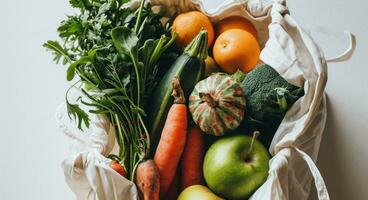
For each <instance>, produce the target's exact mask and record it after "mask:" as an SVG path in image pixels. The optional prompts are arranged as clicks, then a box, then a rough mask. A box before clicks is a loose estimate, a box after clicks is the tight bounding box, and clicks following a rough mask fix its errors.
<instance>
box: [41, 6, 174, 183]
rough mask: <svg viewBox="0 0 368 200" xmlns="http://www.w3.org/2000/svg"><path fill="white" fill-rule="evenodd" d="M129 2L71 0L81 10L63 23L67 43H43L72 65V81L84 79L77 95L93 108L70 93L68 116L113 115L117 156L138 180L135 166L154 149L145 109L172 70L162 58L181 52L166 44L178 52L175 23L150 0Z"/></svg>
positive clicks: (80, 118)
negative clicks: (132, 5)
mask: <svg viewBox="0 0 368 200" xmlns="http://www.w3.org/2000/svg"><path fill="white" fill-rule="evenodd" d="M126 2H127V0H70V4H71V6H72V7H74V8H77V9H78V10H79V11H80V12H79V13H78V14H76V15H72V16H68V17H67V19H66V20H64V21H62V22H61V24H60V26H59V28H58V32H59V36H60V38H61V40H62V43H59V42H57V41H48V42H46V43H45V44H44V47H45V48H47V49H48V50H50V51H52V52H53V54H54V56H55V59H54V60H55V61H56V62H59V61H60V60H63V64H65V65H68V68H67V80H68V81H72V80H74V79H76V78H79V79H80V80H79V81H78V82H81V83H82V86H81V87H80V91H81V93H82V94H83V95H82V97H81V98H78V100H79V102H80V103H82V104H84V105H85V106H87V107H89V108H91V109H90V110H89V111H88V113H87V112H85V111H84V110H83V109H81V107H80V106H79V103H74V104H73V103H70V102H69V101H68V97H66V99H67V100H66V101H67V110H68V115H69V117H72V118H74V119H76V121H77V122H78V128H80V129H82V127H83V125H85V126H86V127H88V126H89V116H88V114H89V113H93V114H106V115H107V116H109V118H110V120H111V123H112V124H113V125H114V126H115V127H116V130H117V131H116V139H117V143H118V144H119V147H120V151H119V154H118V155H117V156H118V157H119V158H120V160H121V161H122V162H124V163H125V167H126V169H127V172H128V173H129V175H130V179H131V180H134V174H135V168H136V166H137V165H138V163H139V162H140V161H141V160H143V159H144V158H145V157H146V156H147V154H148V152H149V149H150V135H149V133H148V132H147V130H146V126H145V124H144V120H143V118H144V117H145V115H146V113H145V109H144V108H145V107H146V106H147V105H148V103H147V99H148V97H149V96H151V92H152V90H153V88H155V86H156V85H157V82H158V80H159V79H160V77H161V76H162V74H164V73H165V71H166V70H167V68H166V67H158V66H159V63H165V62H167V60H173V59H172V58H173V57H174V58H175V57H177V55H176V54H175V53H174V54H173V53H166V52H168V51H167V49H170V52H175V50H174V48H173V47H172V43H173V41H174V39H175V37H176V35H171V30H170V29H171V25H170V23H168V24H162V23H161V21H160V20H161V18H162V16H160V15H159V14H157V13H153V12H152V9H151V5H150V4H149V3H145V1H142V3H141V6H140V8H139V9H138V10H137V11H132V10H130V9H128V8H124V7H123V4H124V3H126ZM61 44H63V45H61ZM74 85H75V84H74ZM74 85H73V86H72V87H74ZM67 96H68V92H67ZM77 102H78V101H77Z"/></svg>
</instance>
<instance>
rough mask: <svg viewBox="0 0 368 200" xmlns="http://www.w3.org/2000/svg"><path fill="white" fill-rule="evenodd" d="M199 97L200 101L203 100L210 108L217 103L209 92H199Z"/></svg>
mask: <svg viewBox="0 0 368 200" xmlns="http://www.w3.org/2000/svg"><path fill="white" fill-rule="evenodd" d="M199 97H200V98H201V100H202V101H205V102H206V103H207V104H208V105H209V106H211V107H212V108H215V107H217V106H218V103H219V102H218V100H217V99H216V98H214V97H213V96H212V95H211V94H208V93H202V92H200V93H199Z"/></svg>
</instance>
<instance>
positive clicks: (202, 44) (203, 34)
mask: <svg viewBox="0 0 368 200" xmlns="http://www.w3.org/2000/svg"><path fill="white" fill-rule="evenodd" d="M207 46H208V33H207V30H204V29H202V30H201V31H200V32H199V33H198V35H197V36H196V37H195V38H194V39H193V40H192V42H191V43H190V44H189V45H188V46H187V47H186V48H185V50H184V53H185V54H187V55H189V56H190V57H196V58H198V59H200V60H205V59H206V58H207V55H208V52H207V51H208V47H207Z"/></svg>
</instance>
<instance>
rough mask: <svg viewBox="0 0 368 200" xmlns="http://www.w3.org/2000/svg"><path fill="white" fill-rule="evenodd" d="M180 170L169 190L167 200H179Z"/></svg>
mask: <svg viewBox="0 0 368 200" xmlns="http://www.w3.org/2000/svg"><path fill="white" fill-rule="evenodd" d="M179 179H180V170H179V169H177V172H176V173H175V177H174V180H173V182H172V184H171V186H170V188H169V191H167V193H166V196H165V198H163V199H165V200H177V199H178V196H179V193H180V180H179Z"/></svg>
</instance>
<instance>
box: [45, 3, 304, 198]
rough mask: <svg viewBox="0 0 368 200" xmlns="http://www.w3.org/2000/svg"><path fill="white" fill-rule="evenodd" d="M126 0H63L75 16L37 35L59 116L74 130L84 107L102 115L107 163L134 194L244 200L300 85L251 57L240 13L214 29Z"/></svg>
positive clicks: (260, 176) (252, 37) (253, 34)
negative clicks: (55, 83)
mask: <svg viewBox="0 0 368 200" xmlns="http://www.w3.org/2000/svg"><path fill="white" fill-rule="evenodd" d="M127 3H129V0H70V4H71V6H73V7H74V8H76V9H78V14H75V15H71V16H68V17H67V19H66V20H64V21H62V22H61V25H60V27H59V28H58V32H59V36H60V39H61V40H60V41H51V40H50V41H47V42H46V43H45V44H44V47H45V48H47V49H48V50H50V51H52V53H53V54H54V55H55V59H54V60H55V61H56V62H57V63H59V62H61V63H62V64H64V65H67V75H66V78H67V80H68V81H71V82H72V84H71V87H70V89H68V91H67V92H66V105H67V111H68V115H69V117H70V118H73V119H75V120H76V121H77V123H78V128H79V129H81V130H84V129H85V128H88V127H89V123H90V116H91V115H92V114H100V115H106V116H108V118H109V120H110V122H111V124H112V125H113V126H114V127H115V130H116V131H115V133H116V134H115V138H116V141H117V144H118V146H119V151H118V152H117V153H115V154H110V155H108V156H107V157H108V158H110V159H111V160H112V162H111V165H110V166H111V168H112V169H114V170H115V171H116V172H117V173H119V174H120V175H121V176H124V177H126V178H127V179H129V180H130V181H133V182H135V183H136V186H137V187H138V189H139V191H140V196H141V197H142V198H143V199H145V200H154V199H165V200H167V199H169V200H170V199H182V200H187V199H203V200H205V199H223V198H225V199H247V198H249V197H250V196H251V195H252V194H253V193H254V191H255V190H256V189H257V188H258V187H259V186H261V185H262V184H263V182H264V181H265V180H266V178H267V176H268V160H269V153H268V152H267V149H266V148H265V146H266V147H268V146H269V144H270V142H271V140H272V138H273V135H274V134H275V132H276V130H277V128H278V126H279V124H280V123H281V121H282V119H283V117H284V115H285V113H286V112H287V111H288V109H289V108H290V107H291V106H292V105H293V103H294V102H295V101H297V100H298V99H299V98H300V97H301V96H302V95H303V94H304V91H303V88H299V87H296V86H293V85H291V84H289V83H288V82H287V81H286V80H284V79H283V78H282V77H281V76H280V75H279V74H278V73H277V72H276V71H275V70H274V69H273V68H272V67H270V66H268V65H265V64H259V54H260V46H259V44H258V41H257V31H256V29H255V28H254V26H253V24H252V23H251V22H250V21H248V20H246V19H244V18H241V17H229V18H227V19H224V20H222V21H220V22H219V23H218V24H216V26H215V27H214V26H213V24H212V23H211V22H210V20H209V19H208V18H207V16H205V15H204V14H202V13H200V12H197V11H192V12H187V13H182V14H179V15H177V16H174V17H171V18H166V17H164V16H163V13H164V8H159V7H157V8H155V7H152V6H151V5H150V3H147V2H145V1H144V0H143V1H141V4H140V6H139V8H138V9H131V8H130V7H129V6H126V5H127ZM73 88H74V89H77V90H78V91H79V93H78V96H77V98H72V97H74V95H70V94H69V93H70V91H72V90H71V89H73ZM82 108H83V109H82ZM84 108H87V109H84ZM258 136H259V139H260V140H259V141H258V140H257V137H258ZM179 194H180V195H179Z"/></svg>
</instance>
